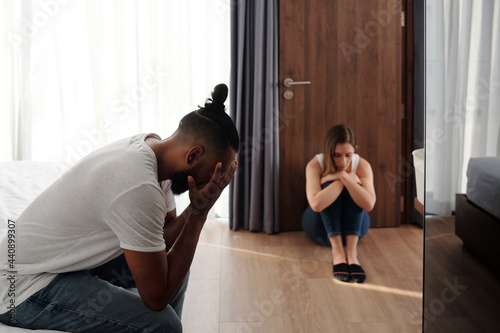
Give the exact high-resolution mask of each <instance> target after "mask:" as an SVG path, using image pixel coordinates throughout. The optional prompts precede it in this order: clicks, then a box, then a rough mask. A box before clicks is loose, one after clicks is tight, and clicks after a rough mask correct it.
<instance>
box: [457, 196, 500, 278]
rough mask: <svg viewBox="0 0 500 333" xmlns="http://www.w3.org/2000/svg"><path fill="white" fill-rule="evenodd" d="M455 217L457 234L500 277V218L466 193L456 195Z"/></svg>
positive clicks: (468, 248)
mask: <svg viewBox="0 0 500 333" xmlns="http://www.w3.org/2000/svg"><path fill="white" fill-rule="evenodd" d="M455 217H456V219H455V234H456V235H457V236H458V237H459V238H460V239H461V240H462V241H463V244H464V247H465V248H466V249H467V250H469V251H470V252H471V253H473V254H474V255H475V256H476V257H477V258H478V259H479V260H480V261H481V262H482V263H483V264H484V265H485V266H486V267H488V268H489V269H490V270H492V272H493V273H494V274H495V275H497V276H498V277H500V260H498V258H500V220H499V219H498V218H496V217H494V216H493V215H491V214H489V213H488V212H486V211H485V210H483V209H482V208H480V207H478V206H477V205H475V204H474V203H472V202H471V201H469V200H467V196H466V195H465V194H457V195H456V211H455Z"/></svg>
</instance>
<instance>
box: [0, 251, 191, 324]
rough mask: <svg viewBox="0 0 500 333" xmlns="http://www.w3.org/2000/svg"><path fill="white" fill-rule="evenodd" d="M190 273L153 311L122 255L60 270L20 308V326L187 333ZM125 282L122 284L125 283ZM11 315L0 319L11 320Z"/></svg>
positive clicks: (0, 320) (18, 320) (3, 321)
mask: <svg viewBox="0 0 500 333" xmlns="http://www.w3.org/2000/svg"><path fill="white" fill-rule="evenodd" d="M188 279H189V272H188V274H187V276H186V277H185V278H184V280H183V282H182V284H181V286H180V287H179V290H177V293H176V294H175V296H174V298H173V299H172V301H171V302H170V304H169V305H167V307H166V308H165V309H163V310H161V311H154V310H151V309H150V308H148V307H147V306H146V304H145V303H144V302H143V300H142V299H141V297H140V296H139V295H138V294H137V293H134V292H131V291H128V290H126V289H124V288H135V283H134V279H133V277H132V274H131V273H130V270H129V268H128V266H127V262H126V260H125V256H124V255H123V254H122V255H121V256H119V257H117V258H116V259H113V260H111V261H110V262H108V263H106V264H104V265H102V266H99V267H97V268H94V269H91V270H86V271H79V272H71V273H63V274H59V275H58V276H57V277H56V278H55V279H54V280H53V281H52V282H51V283H50V284H49V285H48V286H47V287H45V288H44V289H42V290H40V291H39V292H37V293H35V294H34V295H32V296H31V297H30V298H28V299H27V300H26V301H25V302H23V303H21V304H20V305H19V306H17V307H16V321H17V325H16V326H18V327H23V328H30V329H42V328H43V329H53V330H60V331H67V332H95V333H98V332H103V333H104V332H105V333H109V332H130V333H132V332H134V333H136V332H143V333H146V332H182V325H181V320H180V318H181V314H182V306H183V302H184V293H185V291H186V288H187V282H188ZM122 287H123V288H122ZM9 320H10V318H9V316H8V314H2V315H0V322H2V323H4V324H6V325H12V323H9Z"/></svg>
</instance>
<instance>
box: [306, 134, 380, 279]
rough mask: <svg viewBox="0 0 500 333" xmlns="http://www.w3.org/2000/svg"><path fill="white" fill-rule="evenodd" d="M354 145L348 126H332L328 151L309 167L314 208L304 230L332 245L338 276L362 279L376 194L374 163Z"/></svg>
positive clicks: (308, 192)
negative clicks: (362, 248)
mask: <svg viewBox="0 0 500 333" xmlns="http://www.w3.org/2000/svg"><path fill="white" fill-rule="evenodd" d="M355 148H356V138H355V136H354V133H353V131H352V129H351V128H350V127H349V126H347V125H336V126H334V127H332V128H331V129H330V130H328V132H327V134H326V137H325V143H324V149H323V153H322V154H318V155H316V156H315V157H313V158H312V159H311V160H310V161H309V163H308V164H307V166H306V195H307V200H308V202H309V205H310V206H309V207H308V208H307V210H306V211H305V213H304V215H303V217H302V228H303V229H304V231H305V232H306V233H307V234H308V235H309V237H311V239H313V240H314V241H316V242H318V243H320V244H322V245H328V244H330V245H331V247H332V255H333V276H334V277H335V278H336V279H338V280H340V281H345V282H348V281H349V280H350V279H351V278H352V280H353V281H355V282H358V283H360V282H363V281H365V279H366V274H365V272H364V270H363V268H361V266H360V263H359V261H358V253H357V245H358V241H359V239H361V238H362V237H363V236H364V235H365V234H366V232H367V231H368V228H369V226H370V217H369V215H368V212H370V211H371V210H372V209H373V207H374V205H375V201H376V196H375V189H374V186H373V171H372V168H371V166H370V163H368V161H366V160H365V159H364V158H362V157H360V156H359V155H358V154H355ZM344 246H345V249H344Z"/></svg>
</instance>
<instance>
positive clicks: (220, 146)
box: [179, 83, 240, 152]
mask: <svg viewBox="0 0 500 333" xmlns="http://www.w3.org/2000/svg"><path fill="white" fill-rule="evenodd" d="M227 94H228V88H227V86H226V85H225V84H224V83H221V84H218V85H216V86H215V88H214V90H213V92H212V94H211V95H212V98H207V100H206V101H205V105H204V106H203V107H202V106H200V107H199V109H198V110H196V111H193V112H191V113H189V114H187V115H186V116H184V118H182V119H181V121H180V123H179V131H180V132H181V133H185V134H189V135H194V136H195V137H196V138H197V140H199V141H197V142H198V144H200V143H202V144H203V145H204V146H206V147H211V148H212V150H213V151H216V152H222V151H225V150H227V149H228V147H231V148H232V149H234V151H235V152H237V151H238V150H239V146H240V137H239V134H238V131H237V129H236V126H235V124H234V122H233V120H232V119H231V117H229V115H228V114H227V113H226V107H225V106H224V102H225V101H226V99H227Z"/></svg>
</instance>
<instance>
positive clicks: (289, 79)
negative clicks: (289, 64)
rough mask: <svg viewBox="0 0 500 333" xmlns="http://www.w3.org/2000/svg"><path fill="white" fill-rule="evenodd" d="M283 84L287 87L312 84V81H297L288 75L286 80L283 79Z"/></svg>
mask: <svg viewBox="0 0 500 333" xmlns="http://www.w3.org/2000/svg"><path fill="white" fill-rule="evenodd" d="M283 84H284V85H285V87H291V86H296V85H299V84H311V81H297V82H294V81H293V80H292V79H291V78H289V77H287V78H286V79H285V81H283Z"/></svg>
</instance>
